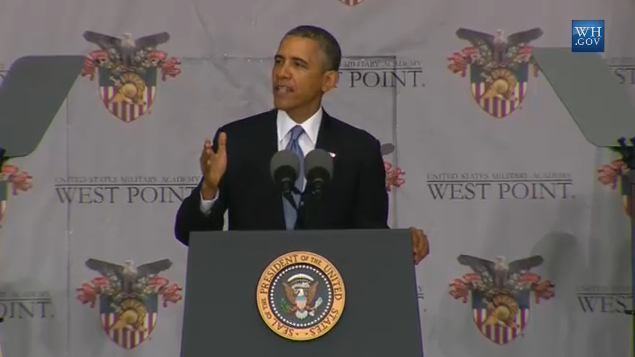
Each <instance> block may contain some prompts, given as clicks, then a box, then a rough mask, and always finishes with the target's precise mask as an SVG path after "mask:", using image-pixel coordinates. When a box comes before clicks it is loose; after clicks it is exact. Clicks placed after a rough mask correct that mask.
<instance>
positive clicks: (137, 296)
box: [77, 259, 182, 349]
mask: <svg viewBox="0 0 635 357" xmlns="http://www.w3.org/2000/svg"><path fill="white" fill-rule="evenodd" d="M86 266H87V267H88V268H89V269H91V270H94V271H97V272H99V274H100V275H101V276H100V277H97V278H94V279H92V280H91V281H90V282H89V283H83V284H82V286H81V287H80V288H79V289H77V291H78V292H79V295H78V296H77V299H78V300H79V301H81V302H82V303H83V304H90V307H91V308H94V307H95V306H96V305H97V304H98V305H99V313H100V320H101V324H102V327H103V328H104V330H105V332H106V334H107V335H108V337H110V339H111V340H112V341H113V342H115V343H116V344H117V345H119V346H121V347H123V348H125V349H133V348H135V347H137V346H139V345H140V344H141V343H143V342H145V341H147V340H148V338H149V337H150V334H151V333H152V331H153V330H154V327H155V326H156V323H157V318H158V316H159V298H161V300H162V305H163V307H164V308H165V307H167V306H168V303H172V304H175V303H176V302H178V301H179V300H181V298H182V296H181V294H180V291H181V290H182V288H181V287H180V286H179V285H178V284H176V283H172V284H170V281H169V280H168V279H166V278H164V277H161V276H159V273H161V272H163V271H166V270H168V269H169V268H170V267H171V266H172V262H171V261H170V260H169V259H162V260H158V261H155V262H152V263H146V264H142V265H139V266H135V263H134V262H133V261H131V260H128V261H126V262H124V265H119V264H115V263H110V262H105V261H101V260H97V259H88V260H87V261H86Z"/></svg>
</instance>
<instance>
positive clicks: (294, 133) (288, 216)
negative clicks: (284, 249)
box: [282, 125, 304, 230]
mask: <svg viewBox="0 0 635 357" xmlns="http://www.w3.org/2000/svg"><path fill="white" fill-rule="evenodd" d="M302 133H304V129H302V127H301V126H300V125H296V126H294V127H293V129H291V140H290V141H289V144H288V145H287V150H291V151H293V152H294V153H295V154H296V155H298V159H299V160H300V171H299V172H298V179H297V180H296V181H295V187H296V188H297V189H298V191H300V192H302V183H303V181H304V170H303V168H302V166H303V164H304V153H302V149H301V148H300V143H298V138H299V137H300V135H302ZM293 199H294V201H295V203H296V206H297V205H298V204H299V201H300V195H298V194H295V193H294V194H293ZM282 201H283V205H284V220H285V223H286V225H287V230H293V228H294V227H295V222H296V220H297V218H298V213H297V212H296V210H295V209H294V208H293V206H291V203H289V201H288V200H287V199H286V198H282Z"/></svg>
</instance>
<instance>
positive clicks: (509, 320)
mask: <svg viewBox="0 0 635 357" xmlns="http://www.w3.org/2000/svg"><path fill="white" fill-rule="evenodd" d="M457 260H458V262H459V263H460V264H461V265H467V266H469V267H470V268H472V270H473V272H472V273H468V274H465V275H463V277H462V278H460V279H454V281H453V282H452V283H450V287H451V289H450V295H451V296H452V297H453V298H455V299H461V300H462V302H463V303H467V300H468V298H469V297H470V295H471V303H472V317H473V319H474V323H475V324H476V327H477V328H478V330H479V331H480V332H481V333H482V334H483V335H485V337H487V338H488V339H489V340H490V341H492V342H494V343H496V344H498V345H504V344H507V343H509V342H511V341H513V340H515V339H516V338H517V337H518V336H521V335H522V331H523V330H524V329H525V328H526V327H527V324H528V323H529V310H530V307H531V293H532V292H533V293H534V298H535V301H536V304H539V303H540V299H544V300H547V299H550V298H552V297H554V296H555V293H554V292H553V288H554V287H555V285H554V284H553V283H552V282H551V281H549V280H542V278H541V276H540V275H537V274H534V273H531V272H530V271H529V270H530V269H532V268H535V267H537V266H539V265H541V264H542V263H543V258H542V257H541V256H539V255H534V256H531V257H529V258H523V259H518V260H515V261H512V262H509V263H508V262H506V259H505V257H502V256H500V257H497V258H496V259H495V262H493V261H490V260H487V259H483V258H478V257H473V256H469V255H460V256H459V257H458V258H457Z"/></svg>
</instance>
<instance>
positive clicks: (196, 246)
mask: <svg viewBox="0 0 635 357" xmlns="http://www.w3.org/2000/svg"><path fill="white" fill-rule="evenodd" d="M410 234H411V233H410V231H408V230H349V231H291V232H287V231H282V232H278V231H276V232H274V231H270V232H208V233H193V234H192V236H191V241H190V246H189V254H188V267H187V283H186V290H187V291H186V294H185V316H184V323H183V329H184V330H183V339H182V342H181V345H182V347H181V357H203V356H223V357H230V356H259V357H283V356H303V357H318V356H320V357H324V356H329V357H338V356H342V357H344V356H346V357H349V356H364V357H380V356H381V357H386V356H391V355H398V356H400V357H421V356H423V354H422V351H421V330H420V320H419V308H418V300H417V288H416V280H415V270H414V264H413V259H412V240H411V236H410ZM291 252H309V253H311V254H316V255H319V256H322V257H324V258H325V259H327V260H328V261H329V262H330V263H331V264H332V265H333V266H334V267H335V268H336V269H337V271H338V272H339V276H340V277H341V280H342V282H343V285H344V288H345V295H346V299H345V300H346V301H345V305H344V307H343V311H341V316H339V320H338V321H337V323H336V324H335V325H334V326H333V327H332V328H331V329H330V330H329V331H328V332H327V333H325V334H323V335H321V337H319V338H315V339H311V340H304V341H297V340H293V339H290V338H285V337H283V336H282V335H284V333H281V332H280V331H278V333H276V332H274V331H273V329H272V328H270V326H269V325H267V324H266V323H265V320H266V319H265V318H264V317H261V313H260V312H261V311H262V309H260V311H259V307H258V304H257V292H258V291H257V289H258V288H259V286H258V283H259V281H260V279H261V276H263V273H264V272H265V270H266V269H267V268H268V267H269V266H270V264H271V263H272V262H275V261H276V259H278V258H279V257H282V256H285V255H286V254H288V253H291ZM305 259H306V258H305ZM280 273H281V272H280ZM296 275H302V274H296ZM272 278H274V277H272ZM285 278H286V277H285ZM308 279H310V278H308ZM271 280H276V279H271ZM278 280H279V279H278ZM276 281H277V280H276ZM324 285H328V284H322V286H324ZM278 291H280V290H278ZM282 291H283V290H282ZM336 291H337V289H332V288H329V294H330V293H331V292H334V293H335V292H336ZM273 295H274V294H273V293H272V299H274V298H275V299H276V301H278V298H279V297H278V295H282V296H284V293H280V292H277V293H276V296H275V297H273ZM329 296H330V295H329ZM324 297H326V295H324ZM325 305H328V301H326V303H325V304H324V305H322V306H323V307H324V308H328V306H325ZM316 313H317V314H320V313H321V312H320V309H316ZM298 316H300V315H298ZM300 317H301V316H300ZM307 321H310V319H307ZM276 326H278V325H276ZM278 327H279V329H284V327H283V326H278ZM319 329H320V328H319V326H317V327H314V329H313V331H317V332H319ZM294 331H296V332H297V331H298V329H295V330H294ZM299 331H309V330H306V329H302V328H300V329H299ZM287 332H288V331H287ZM298 335H299V334H298ZM292 337H293V336H292ZM297 337H300V336H297ZM293 338H296V337H293Z"/></svg>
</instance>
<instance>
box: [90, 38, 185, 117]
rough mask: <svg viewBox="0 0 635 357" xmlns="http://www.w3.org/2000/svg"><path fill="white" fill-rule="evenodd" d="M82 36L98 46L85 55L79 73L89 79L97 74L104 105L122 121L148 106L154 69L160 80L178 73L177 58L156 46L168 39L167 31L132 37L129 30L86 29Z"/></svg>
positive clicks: (153, 86)
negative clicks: (119, 32) (112, 33)
mask: <svg viewBox="0 0 635 357" xmlns="http://www.w3.org/2000/svg"><path fill="white" fill-rule="evenodd" d="M84 39H86V40H87V41H88V42H91V43H94V44H96V45H98V46H99V47H100V49H99V50H94V51H91V52H90V53H89V55H88V56H87V57H86V60H85V63H84V69H83V71H82V73H81V75H82V76H88V78H89V79H90V80H91V81H92V80H94V78H95V74H97V75H98V77H99V93H100V96H101V99H102V102H103V103H104V106H105V107H106V108H107V109H108V111H110V113H112V114H113V115H114V116H116V117H117V118H119V119H121V120H122V121H124V122H132V121H135V120H136V119H138V118H140V117H141V116H143V115H144V114H146V113H148V111H149V110H150V107H151V106H152V103H153V102H154V98H155V95H156V91H157V77H158V70H160V71H161V79H162V80H163V81H165V80H166V78H167V77H168V76H169V77H173V78H174V77H176V76H177V75H179V74H180V73H181V69H180V68H179V65H180V64H181V62H180V61H179V60H178V59H176V58H175V57H168V55H167V53H166V52H165V51H161V50H157V49H156V47H157V46H158V45H161V44H164V43H166V42H168V40H169V39H170V35H169V34H168V33H167V32H162V33H157V34H154V35H149V36H144V37H140V38H137V39H134V38H133V37H132V35H131V34H129V33H126V34H124V35H123V38H117V37H112V36H109V35H104V34H100V33H96V32H92V31H86V32H85V33H84Z"/></svg>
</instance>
